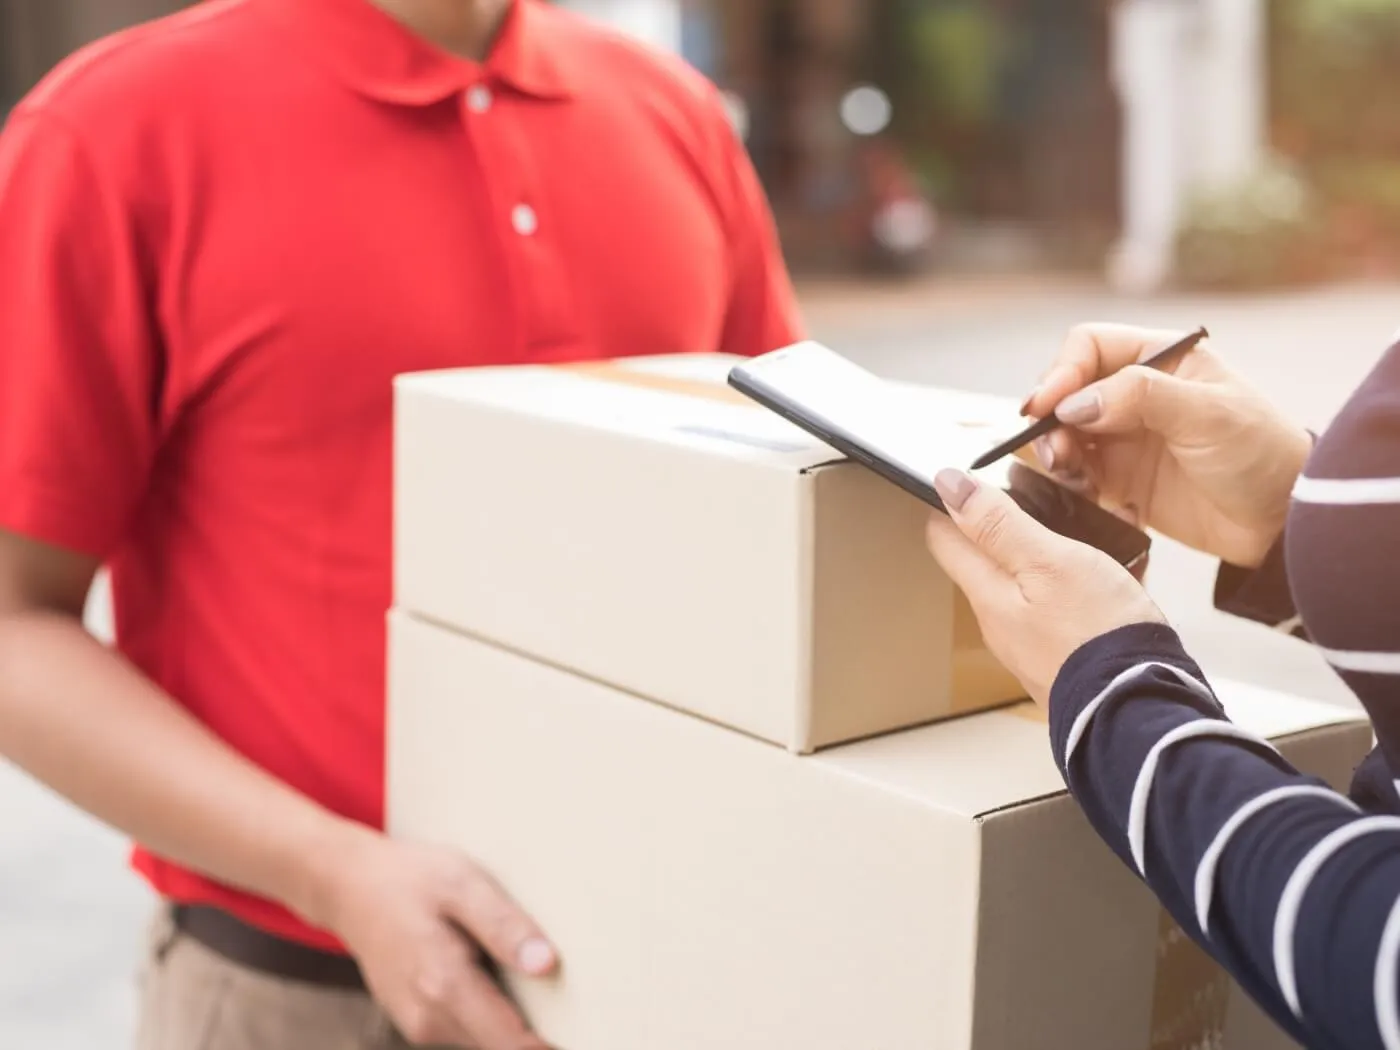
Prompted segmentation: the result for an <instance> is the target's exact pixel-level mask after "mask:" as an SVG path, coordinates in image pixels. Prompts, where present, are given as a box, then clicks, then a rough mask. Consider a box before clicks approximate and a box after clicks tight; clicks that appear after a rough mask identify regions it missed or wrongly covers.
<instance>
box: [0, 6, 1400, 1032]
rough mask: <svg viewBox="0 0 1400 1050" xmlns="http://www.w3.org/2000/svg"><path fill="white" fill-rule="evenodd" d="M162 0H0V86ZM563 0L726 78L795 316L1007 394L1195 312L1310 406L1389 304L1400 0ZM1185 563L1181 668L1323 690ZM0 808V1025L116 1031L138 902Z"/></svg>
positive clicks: (1175, 607) (16, 792) (1385, 328)
mask: <svg viewBox="0 0 1400 1050" xmlns="http://www.w3.org/2000/svg"><path fill="white" fill-rule="evenodd" d="M175 6H177V5H175V4H173V3H169V2H162V0H0V114H3V112H4V111H5V110H6V109H7V108H8V106H10V105H12V104H13V103H14V102H15V101H16V100H17V99H18V98H19V97H20V96H21V95H22V94H23V93H24V92H25V91H26V90H27V89H28V88H29V87H30V86H31V85H32V84H33V83H34V82H35V81H36V80H37V79H38V78H39V77H40V76H41V75H42V74H43V72H44V71H45V70H46V69H47V68H49V67H50V66H51V65H52V64H53V63H54V62H55V61H57V60H58V59H59V58H61V56H62V55H64V54H65V53H66V52H68V51H69V50H71V49H72V48H74V47H76V46H79V45H80V44H82V43H83V42H85V41H87V40H90V39H93V38H95V37H97V36H99V35H101V34H103V33H106V32H108V31H110V30H112V29H115V28H117V27H118V26H121V25H124V24H128V23H131V22H134V21H137V20H140V19H143V18H147V17H154V16H158V15H160V14H162V13H165V12H167V11H169V10H171V9H172V8H173V7H175ZM567 6H573V7H577V8H579V9H580V10H583V11H584V12H585V13H588V14H591V15H593V16H595V17H598V18H601V19H604V20H607V21H610V22H612V23H614V24H616V25H617V26H619V27H620V28H622V29H624V30H625V31H627V32H631V33H634V34H636V35H638V36H641V37H643V38H645V39H647V40H648V41H650V42H651V43H653V44H655V45H656V46H659V47H663V48H667V49H670V50H675V51H678V52H680V53H682V54H683V55H684V56H685V57H686V58H687V59H688V60H689V61H691V62H693V63H694V64H695V65H696V66H698V67H699V68H700V69H701V70H702V71H704V72H705V73H706V74H708V75H709V76H710V77H712V78H713V79H714V80H715V81H716V82H717V83H718V84H719V85H720V86H721V87H722V88H723V89H724V90H725V91H726V93H727V95H728V98H729V100H730V103H731V112H732V114H733V118H734V121H735V124H736V128H737V129H738V130H739V132H740V133H741V134H742V135H743V137H744V139H745V141H746V143H747V144H748V146H749V149H750V151H751V153H752V155H753V157H754V160H755V163H756V165H757V167H758V170H759V172H760V175H761V177H762V178H763V180H764V183H765V186H766V188H767V190H768V192H769V194H770V197H771V199H772V202H773V206H774V210H775V213H776V215H777V217H778V221H779V225H780V228H781V232H782V235H783V240H784V245H785V248H786V251H787V254H788V257H789V261H790V263H791V265H792V267H793V269H794V272H795V273H796V275H797V276H798V279H799V283H800V286H801V290H802V297H803V300H804V303H805V306H806V308H807V316H808V320H809V322H810V325H811V328H812V331H813V334H814V335H815V336H816V337H817V338H819V339H822V340H823V341H825V342H827V343H829V344H830V345H832V346H833V347H835V348H837V349H838V350H841V351H843V352H845V353H847V354H849V355H850V356H852V357H854V358H856V359H857V360H860V361H862V362H863V363H865V364H867V365H868V366H869V367H871V368H873V369H874V370H876V371H878V372H881V373H883V374H886V375H889V376H893V377H899V378H910V379H919V380H926V381H931V382H937V383H940V384H946V385H951V386H959V387H965V388H969V389H974V390H983V391H989V392H994V393H1001V394H1008V395H1016V396H1019V395H1022V394H1024V393H1025V391H1026V390H1027V389H1028V388H1029V387H1030V385H1031V384H1032V383H1033V382H1034V380H1035V378H1036V376H1037V375H1038V373H1039V372H1040V370H1041V369H1042V368H1043V367H1044V365H1045V364H1046V363H1047V361H1048V360H1049V358H1050V356H1051V355H1052V354H1053V353H1054V351H1055V349H1056V346H1057V342H1058V340H1059V338H1060V337H1061V336H1062V334H1063V333H1064V331H1065V330H1066V329H1067V328H1068V327H1070V326H1071V325H1072V324H1074V323H1076V322H1080V321H1085V320H1124V321H1132V322H1135V323H1146V324H1162V325H1174V326H1180V327H1192V326H1195V325H1197V324H1205V325H1207V326H1208V327H1209V328H1210V329H1211V331H1212V333H1213V334H1214V336H1215V337H1216V341H1217V344H1218V346H1219V347H1220V348H1221V349H1222V350H1223V351H1224V352H1225V353H1226V355H1227V356H1228V357H1229V358H1230V359H1231V360H1232V362H1233V363H1235V364H1236V365H1237V366H1238V367H1239V368H1240V369H1241V370H1242V371H1244V372H1245V373H1246V374H1247V375H1249V376H1250V377H1251V378H1252V379H1253V380H1254V381H1255V382H1256V383H1258V384H1259V385H1260V386H1261V387H1262V388H1263V389H1264V390H1265V392H1267V393H1268V394H1270V395H1271V396H1273V397H1274V398H1276V399H1277V400H1278V401H1279V402H1280V403H1281V404H1282V405H1284V406H1285V407H1286V408H1287V409H1288V410H1289V411H1291V412H1292V413H1294V414H1295V416H1296V417H1297V418H1298V419H1300V420H1302V421H1304V422H1306V423H1308V424H1309V425H1311V426H1313V427H1322V426H1325V425H1326V423H1327V421H1328V419H1329V418H1330V417H1331V416H1332V414H1333V413H1334V412H1335V411H1336V410H1337V408H1338V407H1339V406H1340V404H1341V402H1342V400H1343V399H1344V398H1345V397H1346V395H1347V393H1348V392H1349V391H1350V390H1351V389H1352V388H1353V387H1354V386H1355V384H1356V383H1357V381H1359V379H1360V378H1361V377H1362V376H1363V375H1364V374H1365V372H1366V371H1367V370H1368V368H1369V367H1370V365H1371V363H1372V362H1373V361H1374V360H1375V358H1376V357H1377V356H1378V355H1379V354H1380V352H1381V351H1382V350H1383V349H1384V348H1385V347H1386V345H1387V344H1388V343H1389V341H1390V340H1391V338H1392V335H1393V334H1394V333H1395V329H1396V328H1397V327H1400V283H1397V282H1396V277H1397V274H1400V119H1396V118H1395V117H1394V116H1393V109H1394V107H1393V104H1389V100H1393V99H1394V98H1396V97H1397V91H1396V89H1397V88H1400V0H1269V2H1266V0H1117V2H1114V0H572V2H570V3H568V4H567ZM1212 573H1213V567H1212V566H1211V565H1209V564H1208V563H1207V562H1206V561H1205V559H1203V558H1200V557H1198V556H1196V555H1193V554H1191V553H1189V552H1185V551H1182V550H1180V549H1177V548H1175V547H1173V546H1172V545H1170V544H1167V543H1165V542H1161V541H1159V543H1158V546H1157V548H1156V552H1155V554H1154V557H1153V568H1152V572H1151V576H1150V584H1151V587H1152V589H1153V592H1154V594H1156V596H1157V597H1158V598H1159V600H1160V601H1161V602H1162V604H1163V605H1164V607H1165V608H1166V609H1167V611H1168V612H1169V613H1170V614H1171V615H1172V617H1173V618H1174V620H1175V621H1176V622H1177V623H1178V624H1179V626H1180V627H1181V628H1182V630H1183V632H1184V634H1185V635H1186V638H1187V641H1188V643H1189V645H1190V646H1191V648H1192V650H1193V652H1195V653H1196V654H1197V656H1198V657H1199V658H1200V659H1201V661H1202V662H1203V663H1204V664H1205V665H1206V667H1207V669H1208V670H1210V671H1211V672H1213V673H1215V674H1224V675H1230V676H1233V677H1237V678H1243V679H1247V680H1252V681H1256V682H1260V683H1263V684H1267V685H1272V686H1275V687H1278V688H1281V689H1286V690H1288V691H1290V692H1294V693H1301V694H1306V695H1313V696H1318V697H1322V698H1325V699H1328V700H1331V701H1334V702H1338V703H1349V702H1350V700H1349V698H1348V697H1347V696H1346V695H1345V692H1344V690H1342V688H1341V687H1340V685H1339V684H1338V683H1337V682H1335V681H1334V680H1333V678H1332V677H1331V675H1330V673H1329V672H1328V671H1327V670H1326V669H1325V668H1324V667H1323V666H1322V664H1321V663H1320V661H1318V660H1316V659H1315V658H1314V657H1313V655H1312V654H1311V653H1310V652H1309V651H1308V649H1307V648H1306V647H1305V646H1302V645H1300V644H1298V643H1295V642H1292V641H1291V640H1289V639H1285V638H1281V637H1276V636H1273V635H1271V634H1270V633H1269V632H1267V631H1264V630H1262V629H1259V628H1256V627H1252V626H1249V625H1245V624H1241V623H1237V622H1233V621H1230V620H1227V619H1225V618H1223V617H1220V616H1217V615H1216V614H1215V613H1213V612H1212V611H1211V610H1210V587H1211V582H1212ZM92 623H93V626H94V628H95V629H96V630H97V631H99V632H105V631H106V629H107V621H106V616H105V612H104V610H103V607H102V602H101V598H100V595H99V596H98V598H97V600H95V601H94V605H93V613H92ZM0 820H3V824H2V825H0V829H2V830H3V834H0V1047H3V1048H10V1047H15V1048H19V1047H34V1048H40V1047H42V1048H44V1050H77V1048H92V1047H103V1048H116V1050H121V1048H122V1047H124V1046H125V1045H126V1041H127V1038H128V1031H129V1026H130V1024H131V1019H132V1017H133V1016H134V999H133V990H132V975H131V972H130V971H131V965H132V960H134V959H135V958H136V957H137V954H138V953H137V948H136V945H137V941H138V940H139V938H140V936H141V928H142V926H143V923H144V921H145V916H146V912H147V909H148V908H149V906H150V901H149V899H148V897H147V894H146V892H145V891H144V889H142V888H141V886H140V885H139V884H138V882H137V881H136V879H135V878H134V876H131V875H129V874H127V873H126V871H125V868H124V852H125V845H124V843H123V842H122V841H121V840H120V839H119V838H118V837H117V836H114V835H112V834H110V833H107V832H106V831H104V830H102V829H100V828H98V827H96V826H95V825H94V824H93V823H92V822H91V821H89V820H87V819H86V818H84V817H82V816H80V815H78V814H76V813H75V812H74V811H72V810H71V809H69V808H68V807H66V806H65V805H63V804H61V803H59V802H57V801H55V800H53V799H52V798H50V797H49V796H47V795H46V794H45V793H44V792H43V791H42V790H41V789H39V788H37V787H35V786H33V785H32V784H30V783H29V782H27V781H26V780H25V779H23V778H22V777H20V776H19V775H18V774H16V773H14V772H13V771H12V770H10V769H9V768H8V767H5V766H3V765H0ZM58 930H79V931H82V932H81V935H80V936H55V931H58Z"/></svg>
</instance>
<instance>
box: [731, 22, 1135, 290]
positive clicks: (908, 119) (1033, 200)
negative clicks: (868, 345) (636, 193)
mask: <svg viewBox="0 0 1400 1050" xmlns="http://www.w3.org/2000/svg"><path fill="white" fill-rule="evenodd" d="M709 6H710V7H711V8H712V9H713V11H714V12H715V14H716V20H717V21H718V22H719V23H720V24H721V27H722V32H721V34H720V36H721V40H722V44H721V57H720V59H719V60H717V61H716V62H715V63H714V66H715V75H716V76H717V78H718V79H719V80H720V81H721V83H722V85H723V86H725V87H726V88H729V89H731V90H732V91H733V92H735V93H736V94H737V95H738V96H740V97H741V98H742V99H743V100H744V103H745V105H746V108H747V110H748V117H749V119H748V122H747V123H748V130H749V135H748V142H749V147H750V151H751V153H752V155H753V158H754V161H755V164H756V165H757V167H758V169H759V171H760V174H761V175H762V177H763V179H764V182H765V185H766V186H767V188H768V191H769V194H770V196H771V198H772V200H773V205H774V210H775V212H776V213H777V214H778V218H779V222H780V225H781V226H782V228H783V233H784V237H785V240H786V242H787V244H788V250H789V254H790V255H791V256H792V258H793V261H794V264H796V265H798V266H801V267H803V268H829V267H833V266H835V267H842V266H843V265H844V264H845V263H846V262H848V261H849V245H850V238H851V236H852V232H851V229H850V221H851V211H850V209H851V207H852V206H853V202H854V201H856V200H857V199H858V198H859V195H860V185H859V184H860V179H861V171H862V163H863V162H862V159H861V158H862V155H863V153H865V152H868V150H869V149H870V146H871V141H872V140H874V141H876V142H878V144H879V147H880V149H881V150H882V151H883V154H884V158H883V159H884V162H885V163H886V164H887V165H888V163H890V162H892V161H893V160H897V162H898V164H899V165H900V167H901V168H902V170H904V171H907V172H908V173H909V175H910V176H911V177H912V178H914V179H916V180H917V182H918V184H919V185H920V186H921V187H922V188H923V190H924V192H925V193H926V194H927V195H928V196H929V197H930V198H931V199H932V200H933V202H934V204H935V206H936V207H937V209H938V211H939V213H940V215H941V216H942V227H943V228H944V229H945V230H961V231H965V232H967V231H970V232H971V234H972V235H973V239H974V240H975V239H976V238H975V235H976V232H977V231H978V230H992V229H996V230H1007V229H1012V230H1016V231H1019V232H1020V233H1021V234H1023V235H1024V238H1025V239H1027V240H1033V241H1034V242H1035V243H1036V245H1037V246H1038V247H1039V249H1040V250H1041V252H1042V254H1044V255H1045V256H1046V258H1047V259H1048V260H1049V261H1050V262H1051V263H1053V264H1058V265H1070V266H1073V265H1080V264H1083V265H1087V266H1092V267H1095V268H1097V267H1098V266H1099V265H1100V264H1101V261H1102V259H1103V255H1104V252H1105V251H1106V249H1107V247H1108V246H1109V245H1110V244H1111V243H1112V241H1113V239H1114V237H1115V235H1116V233H1117V230H1118V219H1119V196H1120V194H1119V181H1120V179H1119V138H1120V131H1119V115H1118V104H1117V100H1116V96H1115V92H1114V90H1113V86H1112V83H1111V79H1110V72H1109V70H1110V66H1109V54H1110V52H1109V12H1110V9H1111V7H1112V0H1076V2H1074V3H1065V2H1064V0H711V3H710V4H709ZM861 85H867V86H869V87H873V88H874V89H876V91H877V92H878V95H879V96H880V97H881V98H883V103H882V105H883V106H884V107H885V109H886V112H885V113H884V114H883V116H884V119H883V120H882V121H881V122H879V125H878V130H877V131H873V132H872V131H870V129H868V128H866V129H856V130H853V128H852V126H851V124H850V122H849V121H848V120H845V119H843V104H845V103H849V101H850V99H851V92H852V90H853V89H854V88H858V87H860V86H861ZM847 115H849V114H847ZM862 130H863V131H864V132H865V134H861V133H860V132H861V131H862ZM949 263H950V265H957V260H956V259H952V260H949Z"/></svg>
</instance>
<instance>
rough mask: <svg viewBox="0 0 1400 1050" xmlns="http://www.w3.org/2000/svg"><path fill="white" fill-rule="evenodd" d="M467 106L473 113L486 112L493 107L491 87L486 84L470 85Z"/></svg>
mask: <svg viewBox="0 0 1400 1050" xmlns="http://www.w3.org/2000/svg"><path fill="white" fill-rule="evenodd" d="M467 108H468V109H469V110H471V111H472V112H473V113H485V112H486V111H487V110H488V109H490V108H491V89H490V88H489V87H487V86H486V85H485V84H473V85H472V86H471V87H469V88H468V89H467Z"/></svg>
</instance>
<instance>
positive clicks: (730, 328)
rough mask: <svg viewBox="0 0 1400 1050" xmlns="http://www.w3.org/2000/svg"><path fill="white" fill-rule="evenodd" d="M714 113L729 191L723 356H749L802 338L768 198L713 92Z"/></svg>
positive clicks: (764, 352) (742, 145) (798, 317)
mask: <svg viewBox="0 0 1400 1050" xmlns="http://www.w3.org/2000/svg"><path fill="white" fill-rule="evenodd" d="M715 109H716V111H717V116H718V119H719V120H721V121H722V122H723V124H724V128H723V134H722V135H721V142H722V146H721V154H722V157H721V163H722V165H723V167H724V169H725V170H724V172H723V175H724V180H725V184H726V185H727V186H728V187H729V188H730V193H729V196H730V209H729V222H728V226H729V244H730V264H731V267H732V270H731V272H732V275H733V288H732V291H731V294H730V301H729V310H728V313H727V314H726V317H725V323H724V335H723V338H722V342H721V345H720V347H719V349H720V351H721V352H722V353H729V354H741V355H743V356H745V357H753V356H755V355H757V354H766V353H767V352H768V351H770V350H777V349H779V348H781V347H784V346H789V345H791V344H792V343H796V342H799V341H801V340H802V339H804V338H805V335H804V334H803V329H802V320H801V316H800V313H799V311H798V307H797V297H796V295H795V294H794V293H793V289H792V279H791V278H790V277H789V276H788V270H787V264H786V262H784V260H783V250H782V246H781V245H780V244H779V242H778V231H777V228H776V226H775V224H774V222H773V214H772V211H771V210H770V208H769V206H768V198H767V197H766V196H765V195H764V192H763V187H762V185H761V184H760V183H759V181H758V174H757V172H755V171H754V168H753V163H752V162H751V161H750V160H749V155H748V151H747V150H746V149H745V148H744V144H743V142H742V141H740V139H739V136H738V135H736V134H734V132H733V130H732V127H731V125H730V124H729V119H728V116H727V114H726V113H725V111H724V107H723V105H722V104H721V103H720V101H719V99H718V92H716V98H715Z"/></svg>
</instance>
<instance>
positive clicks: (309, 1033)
mask: <svg viewBox="0 0 1400 1050" xmlns="http://www.w3.org/2000/svg"><path fill="white" fill-rule="evenodd" d="M407 1047H408V1044H407V1043H406V1042H405V1041H404V1039H403V1038H402V1037H401V1036H400V1035H399V1034H398V1032H397V1031H395V1029H394V1026H393V1024H392V1023H390V1021H389V1018H388V1016H387V1015H386V1014H385V1013H384V1011H383V1010H381V1009H380V1008H379V1007H378V1006H377V1005H376V1004H375V1002H374V1001H373V1000H372V999H371V998H370V997H369V996H368V995H366V994H364V993H363V992H353V991H341V990H339V989H334V988H323V987H319V986H317V985H310V984H304V983H302V982H299V981H287V980H283V979H281V978H277V977H268V976H267V975H265V974H261V973H258V972H256V971H254V970H248V969H245V968H244V967H242V966H239V965H238V964H236V963H231V962H229V961H228V960H227V959H225V958H223V956H221V955H217V954H215V953H214V952H211V951H210V950H209V949H208V948H206V947H204V945H202V944H200V943H198V942H197V941H194V940H191V939H190V938H189V937H188V936H186V935H185V934H183V933H180V932H179V931H178V930H176V929H175V925H174V923H173V922H172V921H171V918H170V913H169V911H168V910H167V909H162V910H161V912H160V914H159V915H158V916H157V918H156V921H155V923H154V924H153V928H152V932H151V938H150V947H149V950H148V952H147V957H146V960H145V965H144V967H143V970H142V974H141V1012H140V1021H139V1025H138V1029H137V1036H136V1050H407Z"/></svg>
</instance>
